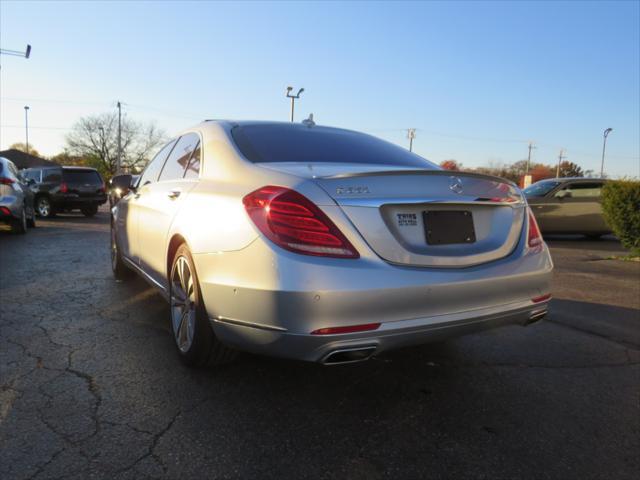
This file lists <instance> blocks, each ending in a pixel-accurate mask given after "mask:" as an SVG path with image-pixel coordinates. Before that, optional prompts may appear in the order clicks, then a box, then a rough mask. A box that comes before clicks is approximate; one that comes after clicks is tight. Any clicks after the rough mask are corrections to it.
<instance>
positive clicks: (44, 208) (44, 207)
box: [38, 197, 51, 217]
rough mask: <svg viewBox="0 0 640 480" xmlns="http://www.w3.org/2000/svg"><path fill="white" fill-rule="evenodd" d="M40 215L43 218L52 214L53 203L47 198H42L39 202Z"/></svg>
mask: <svg viewBox="0 0 640 480" xmlns="http://www.w3.org/2000/svg"><path fill="white" fill-rule="evenodd" d="M38 213H39V214H40V216H41V217H48V216H49V214H50V213H51V203H49V200H48V199H47V198H46V197H42V198H40V199H39V200H38Z"/></svg>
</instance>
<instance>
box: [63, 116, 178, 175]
mask: <svg viewBox="0 0 640 480" xmlns="http://www.w3.org/2000/svg"><path fill="white" fill-rule="evenodd" d="M164 137H165V134H164V132H163V131H162V130H159V129H158V128H157V127H156V126H155V124H153V123H149V124H142V123H139V122H135V121H133V120H131V119H128V118H126V117H124V118H123V119H122V161H121V165H122V168H123V169H124V170H127V171H132V172H136V171H139V170H140V169H142V168H144V166H145V165H146V163H147V162H148V161H149V159H150V156H151V154H152V153H154V150H155V149H156V148H157V147H158V146H159V145H160V144H161V143H162V141H163V140H164ZM66 144H67V145H66V149H65V150H66V151H67V152H68V153H69V154H70V155H74V156H78V157H84V158H86V159H87V164H91V165H93V166H95V167H96V168H98V169H99V170H100V171H102V172H103V173H105V174H106V175H107V176H112V175H113V174H115V173H116V168H117V159H118V115H117V113H102V114H100V115H92V116H88V117H83V118H81V119H80V120H78V121H77V122H76V123H75V125H74V126H73V127H72V129H71V132H70V133H69V134H68V135H67V137H66Z"/></svg>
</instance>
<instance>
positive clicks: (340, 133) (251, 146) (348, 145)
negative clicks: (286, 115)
mask: <svg viewBox="0 0 640 480" xmlns="http://www.w3.org/2000/svg"><path fill="white" fill-rule="evenodd" d="M231 135H232V136H233V139H234V141H235V142H236V145H238V148H239V149H240V151H241V152H242V154H243V155H244V156H245V157H246V158H247V159H248V160H250V161H251V162H254V163H271V162H302V163H316V162H334V163H335V162H339V163H369V164H380V165H394V166H395V165H397V166H403V167H415V168H428V169H437V167H436V166H435V165H434V164H433V163H431V162H429V161H428V160H425V159H424V158H422V157H420V156H418V155H416V154H415V153H411V152H409V151H408V150H406V149H405V148H401V147H399V146H397V145H394V144H393V143H389V142H385V141H384V140H380V139H379V138H376V137H372V136H371V135H366V134H364V133H358V132H352V131H348V130H341V129H337V128H328V127H318V126H315V127H307V126H306V125H302V124H291V125H287V124H254V125H251V124H249V125H239V126H236V127H234V128H233V129H232V130H231Z"/></svg>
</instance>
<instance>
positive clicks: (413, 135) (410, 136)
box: [407, 128, 416, 152]
mask: <svg viewBox="0 0 640 480" xmlns="http://www.w3.org/2000/svg"><path fill="white" fill-rule="evenodd" d="M407 138H408V139H409V151H410V152H413V139H414V138H416V129H415V128H409V129H407Z"/></svg>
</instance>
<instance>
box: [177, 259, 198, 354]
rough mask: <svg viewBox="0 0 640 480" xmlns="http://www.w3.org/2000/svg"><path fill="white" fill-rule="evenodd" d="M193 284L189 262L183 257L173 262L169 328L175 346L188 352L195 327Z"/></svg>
mask: <svg viewBox="0 0 640 480" xmlns="http://www.w3.org/2000/svg"><path fill="white" fill-rule="evenodd" d="M195 301H196V299H195V284H194V279H193V275H192V273H191V268H190V267H189V262H188V261H187V259H186V258H185V257H184V256H180V257H178V258H177V259H176V260H175V264H174V266H173V269H172V274H171V326H172V328H173V335H174V337H175V340H176V345H177V346H178V348H179V349H180V351H181V352H183V353H185V352H188V351H189V349H190V348H191V345H192V344H193V335H194V332H195V326H196V303H195Z"/></svg>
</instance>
